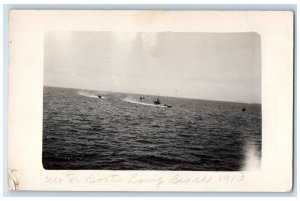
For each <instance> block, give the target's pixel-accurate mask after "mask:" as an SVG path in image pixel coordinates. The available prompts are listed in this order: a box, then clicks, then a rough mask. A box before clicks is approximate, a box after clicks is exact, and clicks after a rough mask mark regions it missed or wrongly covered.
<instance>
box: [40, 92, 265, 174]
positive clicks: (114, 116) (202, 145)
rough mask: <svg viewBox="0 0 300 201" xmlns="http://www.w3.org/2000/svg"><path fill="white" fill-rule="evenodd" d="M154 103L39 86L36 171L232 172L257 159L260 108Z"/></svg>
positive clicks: (147, 99)
mask: <svg viewBox="0 0 300 201" xmlns="http://www.w3.org/2000/svg"><path fill="white" fill-rule="evenodd" d="M99 94H101V95H102V96H104V98H103V99H99V98H98V97H97V95H99ZM155 98H156V97H153V96H145V100H144V101H143V102H141V101H140V100H139V95H134V94H122V93H109V92H107V93H103V92H102V93H101V92H97V91H84V90H77V89H64V88H54V87H44V115H43V118H44V119H43V166H44V168H45V169H99V170H198V171H217V170H222V171H237V170H242V169H245V168H247V167H246V166H248V165H247V164H248V163H249V161H248V160H247V159H248V158H249V157H247V156H248V155H249V153H251V155H252V156H254V158H255V160H256V162H257V161H258V162H259V161H260V157H261V105H258V104H242V103H229V102H217V101H206V100H194V99H182V98H170V97H160V100H161V102H162V104H168V105H172V106H173V107H172V108H166V107H155V106H153V105H152V102H153V100H154V99H155ZM242 108H245V109H246V110H245V111H242Z"/></svg>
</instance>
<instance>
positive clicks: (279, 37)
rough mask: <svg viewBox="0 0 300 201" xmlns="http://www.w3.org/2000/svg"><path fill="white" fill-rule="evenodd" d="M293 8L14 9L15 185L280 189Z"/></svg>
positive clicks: (284, 176)
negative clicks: (169, 9)
mask: <svg viewBox="0 0 300 201" xmlns="http://www.w3.org/2000/svg"><path fill="white" fill-rule="evenodd" d="M293 32H294V28H293V13H292V12H287V11H138V10H136V11H120V10H119V11H103V10H102V11H95V10H94V11H88V10H77V11H70V10H69V11H64V10H60V11H57V10H56V11H55V10H11V11H10V16H9V133H8V140H9V141H8V145H9V153H8V159H9V161H8V174H9V181H8V185H9V189H10V190H12V191H19V190H21V191H22V190H35V191H39V190H41V191H53V190H55V191H184V192H185V191H186V192H188V191H196V192H197V191H199V192H289V191H291V190H292V187H293V186H292V181H293V172H292V164H293V146H292V145H293Z"/></svg>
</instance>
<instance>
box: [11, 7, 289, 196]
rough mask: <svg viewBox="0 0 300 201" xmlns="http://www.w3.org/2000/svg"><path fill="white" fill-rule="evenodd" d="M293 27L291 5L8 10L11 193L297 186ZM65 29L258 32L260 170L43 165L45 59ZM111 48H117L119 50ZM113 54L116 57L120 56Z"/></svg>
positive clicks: (271, 189) (284, 188) (285, 188)
mask: <svg viewBox="0 0 300 201" xmlns="http://www.w3.org/2000/svg"><path fill="white" fill-rule="evenodd" d="M293 31H294V29H293V13H292V12H285V11H283V12H281V11H88V10H85V11H83V10H77V11H63V10H61V11H57V10H56V11H54V10H11V11H10V16H9V129H8V130H9V136H8V145H9V153H8V158H9V161H8V168H9V169H8V174H9V189H10V190H13V191H15V190H41V191H53V190H55V191H201V192H204V191H206V192H288V191H291V189H292V178H293V175H292V162H293V161H292V159H293V146H292V145H293ZM61 32H64V33H66V32H67V33H70V32H72V33H73V32H88V33H94V32H109V33H118V34H121V35H122V33H153V32H172V33H177V32H178V33H183V32H184V33H202V34H203V33H204V34H205V33H223V34H224V33H225V34H226V33H235V34H238V33H253V34H252V35H253V37H256V38H259V45H260V47H261V58H260V59H261V80H260V82H261V98H260V100H261V119H262V121H261V126H262V130H261V161H260V168H259V169H258V170H254V171H252V170H251V171H250V170H249V171H248V170H241V171H209V170H208V171H191V170H184V171H172V170H154V169H149V170H147V169H143V170H130V169H129V170H121V169H119V170H118V167H116V168H112V169H111V170H110V169H106V170H104V169H102V170H95V169H93V170H86V168H84V169H80V168H79V169H78V168H76V170H68V169H64V170H62V169H60V170H54V169H55V168H54V169H51V168H50V169H49V168H48V169H47V168H46V169H44V167H43V163H42V157H43V156H42V150H43V92H44V84H45V80H44V79H46V78H47V79H48V77H46V75H45V74H44V72H45V71H44V67H45V65H46V64H47V63H46V62H45V43H46V42H48V41H49V40H48V39H47V37H49V33H61ZM47 34H48V35H47ZM58 35H59V34H58ZM125 35H126V34H125ZM145 35H146V36H147V34H144V35H142V37H143V36H145ZM50 36H51V35H50ZM54 36H55V37H56V36H57V35H55V34H54ZM59 36H60V35H59ZM250 46H251V44H250ZM251 47H252V46H251ZM250 49H251V48H250ZM112 52H113V53H116V54H117V53H118V50H114V51H112ZM103 54H104V52H103ZM136 54H138V53H136ZM78 56H80V55H78ZM139 57H142V56H141V55H139ZM47 58H48V57H47ZM113 58H114V59H116V58H117V56H116V57H113ZM137 58H138V57H137ZM145 58H146V57H145ZM48 59H51V58H50V57H49V58H48ZM62 68H63V67H62ZM220 76H221V75H220ZM117 81H118V80H117ZM100 98H101V97H100ZM155 104H158V103H155ZM159 104H160V103H159ZM167 106H168V105H166V107H167ZM173 108H174V107H173ZM68 160H69V159H68ZM153 160H155V159H153Z"/></svg>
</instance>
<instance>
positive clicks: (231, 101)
mask: <svg viewBox="0 0 300 201" xmlns="http://www.w3.org/2000/svg"><path fill="white" fill-rule="evenodd" d="M43 87H56V88H64V89H77V90H90V91H101V90H99V89H86V88H72V87H62V86H50V85H43ZM102 92H110V93H123V94H126V93H127V94H134V95H148V96H158V97H159V96H161V97H170V98H182V99H192V100H204V101H216V102H227V103H242V104H253V105H254V104H256V105H261V103H258V102H237V101H225V100H213V99H202V98H190V97H178V96H166V95H163V96H162V95H154V94H145V93H142V94H138V93H133V92H126V91H125V92H121V91H106V90H103V91H102Z"/></svg>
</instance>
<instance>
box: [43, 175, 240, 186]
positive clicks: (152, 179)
mask: <svg viewBox="0 0 300 201" xmlns="http://www.w3.org/2000/svg"><path fill="white" fill-rule="evenodd" d="M244 180H245V175H244V173H234V174H218V175H210V174H204V175H202V176H194V177H193V176H186V175H183V174H179V173H176V174H174V175H169V176H149V175H148V176H146V175H143V174H142V173H134V174H130V175H129V176H121V175H119V174H109V175H105V176H99V175H95V174H90V175H88V176H84V177H83V176H78V175H76V174H74V173H67V174H64V175H62V176H46V177H45V183H52V184H61V183H65V184H67V183H70V184H71V183H87V184H108V183H123V182H126V183H128V184H138V185H142V184H153V185H154V186H155V187H156V188H157V189H158V188H160V187H161V186H162V185H164V184H168V185H170V184H173V185H180V184H185V185H189V184H209V183H214V182H217V183H222V184H233V183H240V182H243V181H244Z"/></svg>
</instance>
